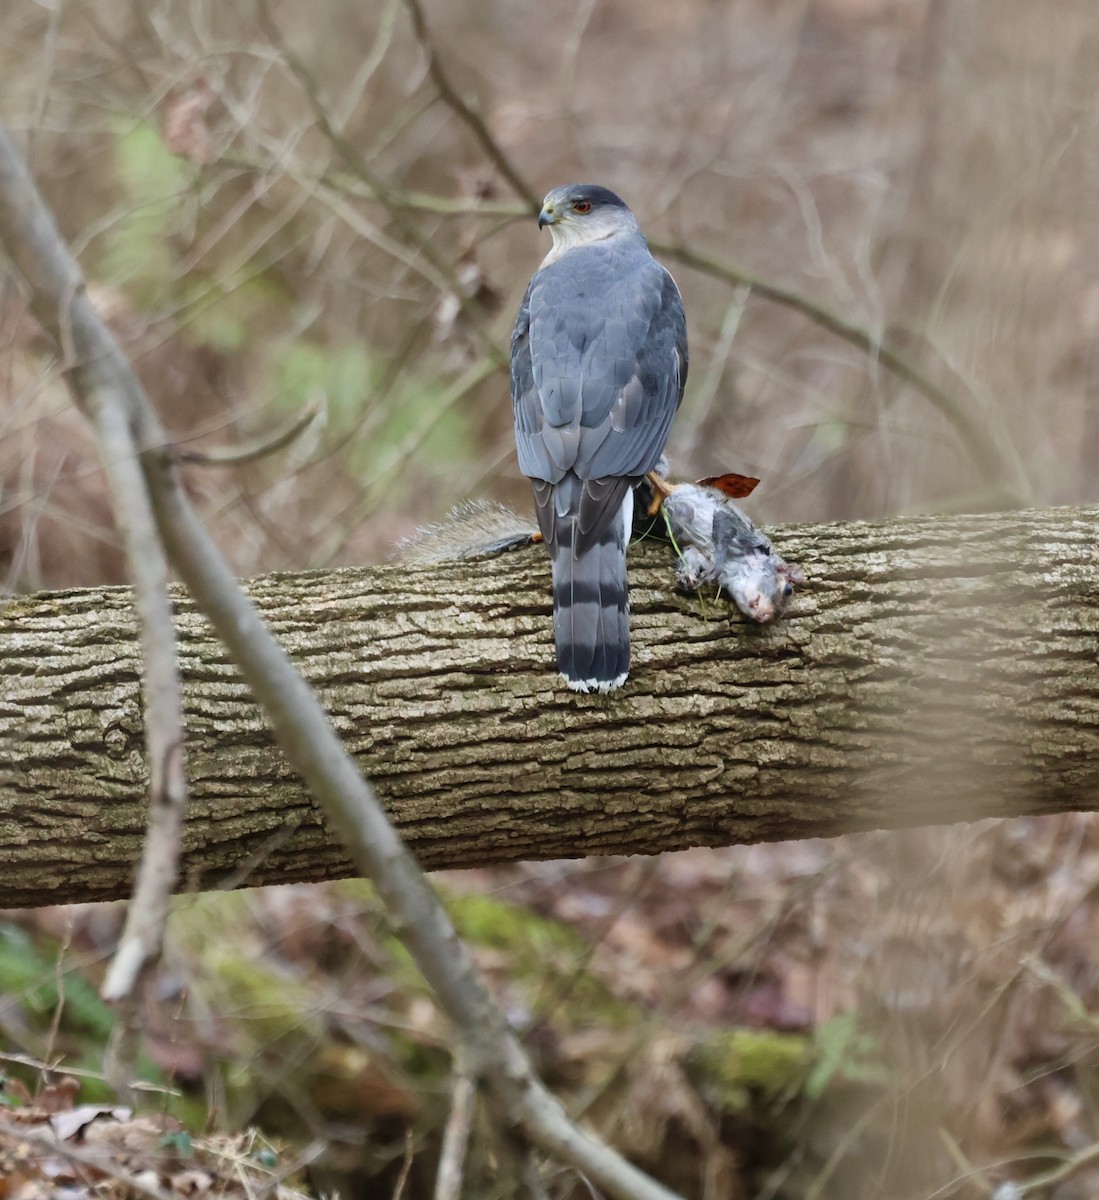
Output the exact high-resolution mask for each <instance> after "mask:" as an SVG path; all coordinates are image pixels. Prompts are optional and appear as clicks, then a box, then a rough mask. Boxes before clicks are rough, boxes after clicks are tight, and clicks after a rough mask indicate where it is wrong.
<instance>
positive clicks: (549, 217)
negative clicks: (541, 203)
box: [538, 204, 557, 229]
mask: <svg viewBox="0 0 1099 1200" xmlns="http://www.w3.org/2000/svg"><path fill="white" fill-rule="evenodd" d="M556 220H557V213H556V212H554V210H553V206H552V205H549V204H547V205H546V206H545V207H544V208H543V209H542V211H541V212H540V213H539V214H538V228H539V229H545V227H546V226H547V225H552V224H553V223H554V222H555V221H556Z"/></svg>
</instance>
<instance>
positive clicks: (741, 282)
mask: <svg viewBox="0 0 1099 1200" xmlns="http://www.w3.org/2000/svg"><path fill="white" fill-rule="evenodd" d="M650 245H651V247H652V249H653V251H654V252H656V253H658V254H662V255H664V256H665V257H667V258H671V259H674V260H675V261H676V262H681V263H683V264H684V265H685V266H688V267H691V268H693V269H694V270H696V271H701V272H702V273H703V274H704V275H709V276H711V277H712V278H714V279H721V280H723V281H724V282H725V283H728V284H731V285H733V286H734V287H738V288H740V287H747V288H751V290H752V291H753V292H754V293H755V294H756V295H757V296H760V297H762V298H763V299H764V300H771V301H773V302H774V303H775V304H781V305H783V306H784V307H786V308H791V309H793V310H794V311H795V312H799V313H801V314H802V315H803V316H806V317H808V318H809V319H810V320H811V321H813V322H815V323H816V324H817V325H820V326H821V328H823V329H827V330H828V331H829V333H834V334H835V335H836V337H839V338H842V339H843V340H844V341H845V342H849V343H850V344H851V345H852V346H855V347H856V348H858V349H859V350H862V351H864V352H865V353H866V354H869V355H870V356H871V357H873V358H875V359H877V360H879V361H880V362H881V363H882V364H883V365H884V366H885V367H887V368H888V369H889V370H890V371H892V373H893V374H894V375H896V376H897V378H898V379H902V380H904V382H905V383H908V384H911V386H912V387H914V388H915V389H916V390H917V391H918V392H919V393H920V394H921V395H922V396H924V397H925V399H927V400H929V401H930V402H931V404H932V405H934V407H935V408H937V409H938V410H939V412H941V413H942V414H943V416H944V417H946V419H947V420H948V421H950V423H951V424H952V425H953V426H954V428H955V429H956V430H957V431H958V435H959V436H960V437H961V439H962V441H963V443H964V444H965V447H966V449H967V450H968V452H969V454H970V457H971V458H972V459H973V462H974V463H975V465H976V466H977V467H978V468H979V469H980V471H981V472H982V474H983V475H984V476H985V477H986V479H987V480H988V481H989V482H990V483H994V484H1000V485H1001V486H1007V487H1009V488H1011V489H1018V488H1022V489H1023V490H1024V494H1025V483H1024V481H1023V480H1022V479H1021V478H1020V473H1019V466H1018V464H1017V463H1016V462H1014V461H1009V460H1008V458H1007V456H1006V454H1005V451H1004V448H1003V446H1002V445H1001V443H1000V441H999V439H997V438H996V437H995V435H994V425H993V424H992V422H990V421H982V420H981V419H980V417H979V416H977V417H975V416H974V415H973V414H972V413H971V412H970V411H969V410H968V409H967V408H966V407H965V406H964V405H963V404H962V403H961V401H959V400H957V399H956V398H955V397H953V396H951V395H950V393H949V392H947V391H944V389H943V388H941V387H939V385H938V384H937V383H934V382H933V381H932V380H930V379H929V378H928V377H927V376H926V375H925V374H924V373H923V371H921V370H920V369H919V368H918V367H916V366H915V365H914V364H912V363H910V362H909V361H908V359H907V358H905V357H904V355H903V354H901V352H900V351H899V350H897V349H896V347H895V346H892V345H890V343H888V342H886V341H885V340H884V339H882V338H878V337H875V336H874V335H873V334H870V333H868V332H867V331H866V330H865V329H863V328H862V327H861V326H859V325H856V324H854V323H853V322H851V321H848V320H846V319H845V318H844V317H841V316H840V315H839V314H838V313H836V312H833V311H832V310H831V309H829V308H827V307H825V306H824V305H823V304H818V303H817V302H816V301H815V300H810V299H809V298H808V297H807V296H803V295H802V294H801V293H800V292H797V291H794V290H793V289H792V288H784V287H780V286H778V285H777V284H773V283H768V282H767V281H766V280H764V279H760V278H759V277H758V276H756V275H752V274H750V273H749V272H748V271H745V270H743V269H742V268H740V267H737V266H735V265H734V264H732V263H728V262H723V261H721V260H720V259H717V258H714V257H713V256H711V255H709V254H704V253H703V252H702V251H700V250H696V249H694V248H693V247H691V246H685V245H682V244H681V243H673V242H660V241H652V242H650Z"/></svg>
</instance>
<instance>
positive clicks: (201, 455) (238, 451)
mask: <svg viewBox="0 0 1099 1200" xmlns="http://www.w3.org/2000/svg"><path fill="white" fill-rule="evenodd" d="M320 411H321V406H320V405H319V404H317V403H312V404H307V405H306V406H305V408H303V409H302V411H301V413H300V414H299V415H298V416H296V417H294V418H293V419H292V420H290V421H288V422H287V423H286V424H285V425H284V426H283V427H282V429H278V430H276V431H275V432H274V433H265V434H262V435H261V436H260V437H258V438H253V439H252V440H251V441H248V442H242V443H241V444H240V445H239V446H233V447H230V448H227V449H225V450H186V449H184V448H183V447H181V446H179V445H176V446H175V447H174V448H173V450H172V453H173V454H174V455H175V459H176V461H177V462H181V463H197V464H198V465H199V466H203V467H227V466H240V465H241V464H242V463H250V462H256V461H257V460H258V459H261V458H267V457H268V456H269V455H271V454H277V453H278V452H279V451H280V450H285V449H286V447H287V446H289V445H290V443H291V442H294V441H296V440H297V439H298V438H299V437H301V435H302V434H303V433H304V432H305V431H306V430H307V429H308V428H309V426H310V425H312V424H313V422H314V421H315V420H316V419H317V416H318V414H319V413H320Z"/></svg>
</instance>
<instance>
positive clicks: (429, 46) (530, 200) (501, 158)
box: [405, 0, 542, 213]
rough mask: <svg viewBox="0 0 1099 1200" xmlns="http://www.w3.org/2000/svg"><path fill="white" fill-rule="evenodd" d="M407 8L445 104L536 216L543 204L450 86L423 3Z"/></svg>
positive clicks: (409, 2) (415, 0) (410, 1)
mask: <svg viewBox="0 0 1099 1200" xmlns="http://www.w3.org/2000/svg"><path fill="white" fill-rule="evenodd" d="M405 7H406V8H407V9H408V14H409V16H410V17H411V18H412V28H413V30H414V32H415V34H416V40H417V41H418V42H419V43H420V45H421V46H422V47H423V51H424V54H425V55H426V56H427V65H428V70H429V71H430V72H431V78H432V79H434V80H435V86H436V87H437V88H438V89H439V95H440V96H441V97H442V99H443V102H444V103H445V104H446V105H447V107H448V108H450V109H451V110H452V111H453V112H454V113H455V114H456V115H457V116H458V117H460V118H461V119H462V121H464V122H465V124H466V125H467V126H468V127H469V129H470V131H471V132H472V134H473V136H474V137H475V138H476V139H477V143H478V145H479V146H480V147H481V149H482V150H483V151H484V152H485V153H486V154H487V155H488V157H489V158H490V159H491V160H492V163H493V165H494V166H495V167H496V169H497V170H498V171H499V172H500V174H501V175H503V177H504V178H505V179H506V180H507V181H508V183H509V184H510V185H511V187H512V189H513V190H514V191H515V194H516V195H517V196H519V197H521V198H522V200H523V202H524V203H525V204H526V206H527V208H528V210H529V211H530V212H532V213H537V212H538V210H539V209H540V208H541V207H542V201H541V200H540V199H539V197H538V196H537V195H536V194H535V192H534V189H533V188H532V187H531V186H530V184H529V183H527V181H526V180H525V179H524V178H523V177H522V176H521V175H520V174H519V172H518V171H517V170H516V169H515V167H514V166H513V165H512V162H511V160H510V159H509V158H508V156H507V155H506V154H505V153H504V151H503V150H502V149H501V147H500V145H499V143H498V142H497V141H496V139H495V138H494V137H493V136H492V134H491V133H489V130H488V126H487V125H486V124H485V122H484V120H483V119H482V118H481V116H480V114H479V113H476V112H474V111H473V109H472V108H470V106H469V105H468V104H467V103H466V102H465V100H463V99H462V97H461V96H459V95H458V93H457V91H456V90H455V88H454V85H453V84H452V83H451V82H450V77H449V76H448V75H447V73H446V71H445V69H444V68H443V64H442V61H441V59H440V58H439V55H438V52H437V51H436V49H435V44H434V42H432V40H431V34H430V33H429V32H428V28H427V21H426V20H425V19H424V10H423V8H422V7H421V6H420V0H405Z"/></svg>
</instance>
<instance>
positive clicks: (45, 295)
mask: <svg viewBox="0 0 1099 1200" xmlns="http://www.w3.org/2000/svg"><path fill="white" fill-rule="evenodd" d="M0 242H2V243H3V245H4V246H5V248H6V249H7V251H8V253H9V255H10V256H11V257H12V259H13V260H14V262H15V263H16V265H17V267H18V269H19V270H20V272H21V274H22V275H23V278H24V279H25V280H26V282H27V284H28V285H29V287H30V289H31V292H32V308H33V310H34V311H35V313H36V315H38V314H41V316H40V318H39V319H40V320H44V324H45V327H46V328H47V330H48V331H49V332H50V333H51V334H52V335H53V336H54V338H56V337H57V335H58V329H57V313H58V309H59V306H60V304H61V303H62V302H63V300H64V299H65V297H66V295H67V294H69V293H70V292H71V295H72V299H71V302H70V303H69V304H68V306H67V315H68V318H69V322H70V325H71V330H72V335H73V341H74V346H75V347H76V349H77V351H78V352H79V354H80V361H81V362H83V363H85V364H87V366H86V367H83V368H81V370H79V371H75V370H74V371H72V372H71V373H70V376H69V378H70V383H71V385H72V387H73V389H74V391H75V392H76V393H77V397H78V402H79V403H80V404H81V405H82V406H86V405H87V402H88V398H87V395H86V394H85V393H84V392H82V391H81V390H80V389H81V388H83V387H84V386H85V384H86V383H88V382H91V381H96V380H98V381H100V382H101V384H102V383H105V382H106V381H108V380H109V381H110V382H111V383H112V385H113V386H112V389H111V391H110V392H109V393H108V395H109V396H110V397H111V398H112V400H114V401H116V402H117V403H120V404H121V403H124V404H125V405H126V415H127V417H128V420H129V424H130V425H131V427H132V428H133V430H134V432H135V435H136V437H137V440H138V442H139V444H140V445H142V446H143V447H157V446H163V445H164V444H165V440H166V439H165V434H164V430H163V428H162V427H161V425H160V422H159V420H158V418H157V416H156V413H155V411H154V409H153V408H152V406H151V404H150V403H149V400H148V397H147V396H146V395H145V393H144V391H143V390H142V388H141V385H140V383H139V382H138V380H137V378H136V377H135V375H134V374H133V371H132V369H131V368H130V366H129V364H128V363H127V362H126V360H125V357H124V356H123V355H122V352H121V351H120V350H119V348H118V345H117V343H116V342H115V340H114V338H113V337H112V336H111V334H110V331H109V330H108V329H107V327H106V325H104V323H103V322H102V320H101V319H100V317H99V316H98V314H96V312H95V310H94V309H93V308H92V306H91V304H90V303H89V302H88V299H87V296H86V295H85V294H84V289H83V286H82V282H81V279H80V274H79V270H78V268H77V266H76V263H75V262H74V261H73V259H72V257H71V256H70V255H69V253H68V251H67V250H66V248H65V246H64V243H63V242H62V241H61V238H60V235H59V234H58V232H57V227H56V225H55V223H54V221H53V218H52V216H51V215H50V213H49V210H48V209H47V208H46V207H45V205H44V204H43V202H42V199H41V197H40V196H39V195H38V192H37V190H36V189H35V187H34V184H33V182H32V181H31V178H30V175H29V174H28V172H27V169H26V166H25V164H24V163H23V160H22V158H21V157H20V155H19V153H18V152H17V151H16V149H15V147H14V145H13V144H12V142H11V140H10V137H9V136H8V134H7V132H6V131H5V130H4V129H3V128H2V127H0ZM74 285H75V287H74ZM86 372H87V374H86ZM141 462H142V466H143V468H144V472H145V479H146V483H147V485H148V488H149V493H150V496H151V498H152V504H153V510H154V513H155V515H156V519H157V526H158V529H159V531H160V536H161V538H162V539H163V541H164V544H165V547H166V548H167V551H168V554H169V557H170V558H171V560H172V563H173V565H174V566H175V567H176V569H177V571H178V572H179V574H180V576H181V577H182V579H183V581H184V583H185V584H186V586H187V588H188V590H189V591H190V592H191V594H192V596H193V597H194V599H195V601H196V603H197V605H198V607H199V608H200V609H201V610H202V611H203V612H204V613H205V614H206V616H207V617H208V619H209V620H210V623H211V624H212V626H213V627H214V629H215V631H216V632H217V634H218V636H219V637H220V638H221V640H222V642H223V643H224V644H225V646H226V648H227V650H228V652H229V654H230V655H231V656H232V658H233V659H234V660H235V661H236V662H237V664H238V666H239V667H240V669H241V672H242V674H243V675H244V677H245V679H246V680H247V682H248V684H249V686H250V688H251V690H252V693H253V695H254V696H255V698H256V700H257V701H258V702H259V704H260V705H261V707H262V708H263V709H264V711H265V712H266V714H267V718H268V721H269V722H270V724H271V727H272V728H273V730H274V732H275V735H276V737H277V738H278V741H279V744H280V746H281V747H282V750H283V752H284V754H285V755H286V757H287V759H288V761H289V762H290V764H291V766H293V768H294V769H295V770H296V771H297V772H298V774H299V775H301V777H302V778H303V780H304V781H305V783H306V785H307V786H308V788H309V790H310V791H311V793H312V795H313V797H314V799H315V800H316V801H317V803H318V804H319V805H320V807H321V809H322V810H323V811H324V813H325V815H326V817H327V819H328V822H329V824H330V825H331V826H332V828H333V829H334V831H335V832H336V833H337V835H338V836H339V837H340V838H341V839H342V841H343V842H344V844H345V846H346V847H347V849H348V852H349V854H350V856H351V858H352V860H353V861H354V862H355V863H356V864H357V866H358V867H359V869H360V870H361V871H362V873H363V874H364V875H367V876H368V877H370V878H371V879H372V880H373V881H374V884H375V886H376V887H377V889H378V893H379V895H380V896H381V898H382V900H383V901H384V903H385V906H386V909H387V912H388V914H389V916H390V919H391V920H392V921H393V923H394V925H395V926H396V928H397V930H398V931H399V933H400V936H401V938H402V941H403V943H404V945H405V947H406V949H407V950H408V952H409V954H410V955H411V957H412V958H413V960H414V961H415V962H416V964H417V966H418V967H419V969H420V971H421V972H422V974H423V976H424V978H425V979H426V980H427V982H428V984H429V985H430V986H431V987H432V988H433V990H434V992H435V994H436V996H437V997H438V999H439V1003H440V1005H441V1007H442V1008H443V1010H444V1011H445V1012H446V1014H447V1015H448V1017H449V1018H450V1020H451V1023H452V1025H453V1028H454V1034H455V1038H456V1040H457V1042H458V1052H459V1054H460V1055H461V1057H462V1061H463V1062H465V1063H467V1064H468V1065H469V1069H470V1071H471V1072H472V1073H473V1074H474V1075H475V1077H476V1078H478V1079H479V1080H480V1081H482V1083H483V1085H484V1086H485V1089H486V1095H487V1096H488V1098H489V1101H490V1102H491V1104H492V1107H493V1110H494V1115H495V1116H496V1118H497V1119H498V1120H499V1121H501V1123H502V1124H504V1125H510V1126H512V1127H514V1128H515V1129H516V1130H518V1131H519V1132H520V1133H521V1134H522V1135H523V1137H524V1138H525V1139H526V1140H527V1141H528V1142H530V1143H531V1144H533V1145H535V1146H537V1147H539V1148H540V1149H541V1150H542V1151H544V1152H545V1153H547V1154H550V1155H552V1156H553V1157H555V1158H558V1159H560V1160H561V1161H562V1162H566V1163H568V1164H570V1165H571V1166H573V1167H575V1168H576V1169H577V1170H578V1171H580V1172H582V1173H583V1174H584V1175H586V1176H587V1177H588V1178H590V1179H591V1180H592V1181H593V1183H595V1184H596V1185H597V1186H599V1187H601V1188H603V1189H604V1190H605V1191H606V1192H607V1193H609V1194H610V1195H611V1196H614V1197H618V1198H620V1200H672V1197H673V1196H674V1193H672V1192H670V1191H669V1190H668V1189H667V1188H665V1187H664V1186H663V1185H662V1184H659V1183H657V1182H656V1181H655V1180H653V1179H651V1178H650V1177H649V1176H647V1175H646V1174H645V1173H644V1172H642V1171H640V1170H638V1169H637V1168H636V1167H634V1166H632V1165H631V1164H630V1163H628V1162H627V1161H626V1160H625V1159H624V1158H622V1156H621V1155H619V1154H618V1153H617V1152H616V1151H614V1150H612V1149H611V1148H610V1147H609V1146H607V1145H605V1144H604V1143H602V1142H601V1141H599V1140H598V1139H597V1138H595V1137H593V1136H592V1135H591V1134H588V1133H586V1132H585V1131H583V1130H582V1129H580V1128H579V1126H577V1125H576V1124H574V1123H573V1122H572V1121H571V1120H570V1119H569V1118H568V1117H567V1116H566V1114H565V1111H564V1109H563V1108H562V1107H561V1104H560V1103H559V1101H558V1100H557V1099H556V1097H555V1096H554V1095H553V1094H552V1093H551V1092H550V1091H549V1090H548V1089H547V1088H546V1087H545V1085H544V1084H543V1083H542V1082H541V1080H540V1079H539V1078H538V1077H537V1075H536V1074H535V1073H534V1068H533V1066H532V1065H531V1062H530V1060H529V1058H528V1057H527V1055H526V1053H525V1052H524V1050H523V1048H522V1047H521V1046H520V1044H519V1042H518V1041H517V1040H516V1038H515V1035H514V1034H513V1032H512V1031H511V1029H510V1028H509V1027H508V1024H507V1020H506V1018H505V1016H504V1014H503V1012H502V1011H501V1010H500V1008H499V1006H498V1005H497V1004H496V1003H495V1002H494V1000H493V999H492V997H491V995H490V993H489V991H488V988H487V987H486V985H485V983H484V981H483V980H482V979H481V977H480V976H479V975H478V974H477V971H476V968H475V966H474V963H473V960H472V958H471V956H470V954H469V951H468V949H467V948H466V947H465V946H464V945H463V944H462V942H461V941H460V940H459V938H458V935H457V933H456V932H455V929H454V926H453V924H452V923H451V921H450V919H449V917H448V916H447V913H446V910H445V908H444V907H443V905H442V904H441V903H440V901H439V898H438V896H437V895H436V894H435V892H434V891H433V889H432V887H431V885H430V884H429V883H428V881H427V879H426V877H425V876H424V874H423V872H422V871H421V870H420V868H419V866H418V864H417V863H416V860H415V859H414V858H413V856H412V854H411V852H410V851H409V849H408V848H407V846H405V844H404V843H403V842H402V841H401V839H400V837H399V836H398V834H397V832H396V830H395V829H394V827H393V825H392V824H391V822H390V821H389V818H388V817H387V815H386V813H385V810H384V808H383V807H382V804H381V802H380V800H379V798H378V796H377V793H376V792H375V791H374V789H373V787H372V786H371V785H370V783H369V782H368V781H367V780H366V779H365V778H364V777H363V776H362V774H361V773H360V771H359V769H358V766H357V765H356V763H355V761H354V760H353V759H352V758H351V756H350V755H349V754H348V752H347V750H346V749H345V748H344V746H343V744H342V742H341V741H340V739H339V737H338V736H337V734H336V732H335V730H334V729H333V728H332V725H331V724H330V723H329V721H328V718H327V716H326V715H325V712H324V709H323V708H322V707H321V705H320V702H319V701H318V699H317V696H316V694H315V692H314V691H313V689H312V688H311V687H310V685H309V684H308V683H307V682H306V681H305V680H304V679H303V678H302V676H301V675H300V674H298V672H297V671H296V670H295V669H294V666H293V664H292V663H291V661H290V659H289V658H288V657H287V655H286V652H285V651H284V650H283V649H282V648H281V647H280V645H279V644H278V642H277V641H276V640H275V638H274V636H273V635H272V634H271V631H270V630H269V629H268V628H267V626H266V625H265V624H264V623H263V621H262V620H261V619H260V617H259V614H258V613H257V611H256V609H255V607H254V606H253V604H252V603H251V601H249V599H248V598H247V596H246V595H245V594H244V592H243V591H242V590H241V589H240V587H239V585H238V584H237V581H236V579H235V577H234V576H233V573H232V571H231V570H230V569H229V567H228V565H227V564H226V562H225V560H224V559H223V558H222V556H221V554H220V552H219V551H218V549H217V547H216V545H215V544H214V542H213V541H212V540H211V539H210V537H209V534H208V533H207V532H206V529H205V527H204V525H203V523H202V521H201V520H200V519H199V516H198V514H197V513H196V512H195V511H194V509H193V508H192V507H191V503H190V501H189V500H188V498H187V496H186V494H185V492H184V491H183V489H182V487H181V486H180V484H179V480H178V478H177V473H176V471H175V469H174V466H173V464H172V462H171V461H170V457H169V456H168V455H166V454H164V453H163V452H161V451H158V450H156V449H145V450H144V451H143V454H142V459H141Z"/></svg>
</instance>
